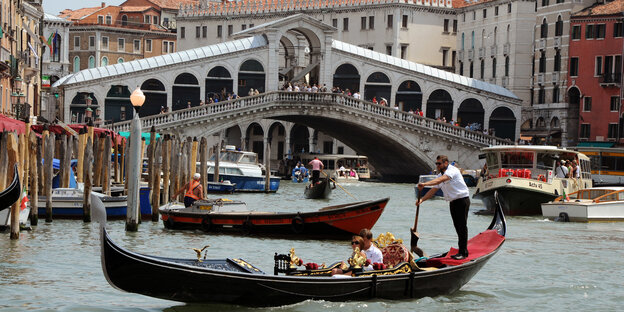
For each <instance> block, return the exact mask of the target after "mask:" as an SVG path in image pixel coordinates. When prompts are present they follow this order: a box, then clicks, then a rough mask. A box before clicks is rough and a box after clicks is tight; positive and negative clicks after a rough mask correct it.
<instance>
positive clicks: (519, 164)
mask: <svg viewBox="0 0 624 312" xmlns="http://www.w3.org/2000/svg"><path fill="white" fill-rule="evenodd" d="M534 156H535V153H533V152H528V151H506V152H501V164H502V168H533V157H534Z"/></svg>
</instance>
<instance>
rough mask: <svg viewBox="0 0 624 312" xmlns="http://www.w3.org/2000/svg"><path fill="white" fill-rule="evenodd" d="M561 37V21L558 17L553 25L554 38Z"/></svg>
mask: <svg viewBox="0 0 624 312" xmlns="http://www.w3.org/2000/svg"><path fill="white" fill-rule="evenodd" d="M561 35H563V20H562V19H561V15H559V16H558V17H557V22H556V23H555V36H558V37H560V36H561Z"/></svg>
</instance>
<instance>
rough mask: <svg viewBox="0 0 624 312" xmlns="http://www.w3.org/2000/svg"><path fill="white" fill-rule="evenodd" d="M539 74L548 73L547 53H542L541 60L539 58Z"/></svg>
mask: <svg viewBox="0 0 624 312" xmlns="http://www.w3.org/2000/svg"><path fill="white" fill-rule="evenodd" d="M539 72H540V73H545V72H546V52H545V51H542V52H541V55H540V58H539Z"/></svg>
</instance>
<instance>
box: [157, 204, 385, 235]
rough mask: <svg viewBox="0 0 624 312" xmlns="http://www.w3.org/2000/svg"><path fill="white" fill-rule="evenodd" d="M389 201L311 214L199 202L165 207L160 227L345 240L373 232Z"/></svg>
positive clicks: (339, 207)
mask: <svg viewBox="0 0 624 312" xmlns="http://www.w3.org/2000/svg"><path fill="white" fill-rule="evenodd" d="M388 200H389V198H383V199H379V200H370V201H363V202H356V203H349V204H342V205H336V206H329V207H325V208H321V209H319V210H317V211H312V212H261V211H251V210H248V209H247V207H246V205H245V204H244V203H242V204H241V202H238V201H223V200H208V201H206V200H202V201H197V202H195V204H193V206H191V207H189V208H185V207H184V206H183V205H181V204H167V205H164V206H162V207H161V208H160V214H161V217H162V220H163V224H164V225H165V227H166V228H169V229H194V228H195V229H202V230H204V231H206V232H223V231H230V232H232V231H235V232H243V233H249V234H271V235H281V236H284V237H286V238H288V237H300V236H302V235H305V236H323V237H335V238H345V237H346V238H348V237H350V235H352V234H357V233H359V232H360V230H361V229H363V228H369V229H370V228H372V227H373V226H374V225H375V223H376V222H377V219H379V217H380V216H381V213H382V212H383V211H384V209H385V207H386V204H387V203H388ZM294 234H297V235H294Z"/></svg>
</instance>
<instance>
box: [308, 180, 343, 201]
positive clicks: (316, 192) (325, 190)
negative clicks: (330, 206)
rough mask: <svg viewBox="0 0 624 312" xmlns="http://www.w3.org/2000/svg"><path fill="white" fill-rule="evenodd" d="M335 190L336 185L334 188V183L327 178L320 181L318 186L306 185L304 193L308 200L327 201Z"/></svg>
mask: <svg viewBox="0 0 624 312" xmlns="http://www.w3.org/2000/svg"><path fill="white" fill-rule="evenodd" d="M333 188H336V185H335V184H334V186H333V187H332V181H330V179H329V178H328V177H326V178H324V179H320V181H319V182H318V183H317V184H312V183H310V184H308V185H306V188H305V190H304V191H303V193H304V195H305V198H308V199H325V198H328V197H329V194H330V193H331V191H332V189H333Z"/></svg>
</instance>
